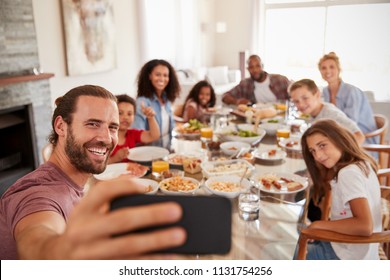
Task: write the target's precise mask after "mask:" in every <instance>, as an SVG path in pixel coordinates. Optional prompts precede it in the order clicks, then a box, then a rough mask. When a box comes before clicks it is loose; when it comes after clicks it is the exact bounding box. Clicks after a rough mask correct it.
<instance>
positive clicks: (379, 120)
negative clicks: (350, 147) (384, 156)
mask: <svg viewBox="0 0 390 280" xmlns="http://www.w3.org/2000/svg"><path fill="white" fill-rule="evenodd" d="M374 118H375V123H376V127H377V129H375V130H374V131H371V132H367V133H365V134H364V136H365V137H366V138H371V137H375V136H379V144H382V145H383V144H385V136H386V132H387V130H388V128H389V120H388V118H387V117H386V116H385V115H382V114H374Z"/></svg>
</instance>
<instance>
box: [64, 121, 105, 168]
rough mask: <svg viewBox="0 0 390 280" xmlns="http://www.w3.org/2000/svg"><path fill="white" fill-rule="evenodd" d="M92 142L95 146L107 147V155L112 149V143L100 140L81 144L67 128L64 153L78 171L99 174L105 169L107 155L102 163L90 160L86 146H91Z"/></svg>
mask: <svg viewBox="0 0 390 280" xmlns="http://www.w3.org/2000/svg"><path fill="white" fill-rule="evenodd" d="M92 144H93V146H95V147H96V146H100V147H106V148H108V149H109V151H107V155H109V154H110V153H111V151H112V149H113V145H111V146H107V145H106V144H104V143H102V142H97V143H91V142H87V143H85V144H83V145H82V144H80V143H78V142H77V141H76V139H75V137H74V135H73V132H72V129H71V128H69V129H68V136H67V138H66V143H65V153H66V155H67V156H68V158H69V160H70V163H71V164H72V165H73V166H74V167H75V168H76V169H77V170H78V171H81V172H86V173H92V174H100V173H102V172H103V171H104V170H105V169H106V166H107V162H108V156H107V158H106V159H105V161H104V162H103V163H101V164H96V163H95V164H94V162H92V161H91V159H90V158H89V157H88V154H87V147H88V146H92Z"/></svg>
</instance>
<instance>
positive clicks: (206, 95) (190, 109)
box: [183, 81, 216, 122]
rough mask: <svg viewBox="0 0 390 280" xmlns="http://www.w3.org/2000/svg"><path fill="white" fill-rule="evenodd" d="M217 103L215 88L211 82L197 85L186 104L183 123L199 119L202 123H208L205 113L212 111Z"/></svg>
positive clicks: (202, 82) (201, 82)
mask: <svg viewBox="0 0 390 280" xmlns="http://www.w3.org/2000/svg"><path fill="white" fill-rule="evenodd" d="M215 101H216V97H215V92H214V88H213V87H212V86H211V84H210V83H209V82H207V81H200V82H198V83H196V84H195V85H194V87H193V88H192V89H191V91H190V93H189V94H188V96H187V98H186V100H185V102H184V109H183V121H185V122H188V121H189V120H191V119H197V120H199V121H200V122H206V121H207V115H206V114H205V113H206V112H210V111H212V109H213V107H214V106H215Z"/></svg>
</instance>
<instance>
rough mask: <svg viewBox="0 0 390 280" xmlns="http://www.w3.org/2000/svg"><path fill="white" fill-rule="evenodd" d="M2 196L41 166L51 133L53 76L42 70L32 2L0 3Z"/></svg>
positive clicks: (10, 0)
mask: <svg viewBox="0 0 390 280" xmlns="http://www.w3.org/2000/svg"><path fill="white" fill-rule="evenodd" d="M0 8H1V11H2V16H1V17H0V34H1V36H0V195H1V194H2V192H3V191H4V190H6V189H7V188H8V187H9V186H10V185H11V184H12V183H13V182H14V181H16V180H17V179H19V178H20V177H22V176H23V175H25V174H26V173H28V172H30V171H31V170H33V169H35V168H36V167H37V166H38V165H39V163H41V162H42V158H41V155H40V151H41V149H42V147H43V146H44V145H45V144H46V142H47V140H46V139H47V136H48V134H49V133H50V129H51V124H50V122H51V115H52V106H51V92H50V85H49V80H48V79H49V78H51V77H53V76H54V75H53V74H42V73H37V72H35V73H34V71H33V69H34V68H39V57H38V44H37V39H36V32H35V25H34V16H33V7H32V1H31V0H19V1H14V0H1V1H0Z"/></svg>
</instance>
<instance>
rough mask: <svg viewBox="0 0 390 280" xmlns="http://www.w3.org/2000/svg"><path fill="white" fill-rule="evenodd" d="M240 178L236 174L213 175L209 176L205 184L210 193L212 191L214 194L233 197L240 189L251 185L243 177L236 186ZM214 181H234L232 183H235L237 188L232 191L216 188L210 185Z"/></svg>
mask: <svg viewBox="0 0 390 280" xmlns="http://www.w3.org/2000/svg"><path fill="white" fill-rule="evenodd" d="M240 180H241V177H240V176H237V175H224V176H215V177H211V178H209V179H207V180H206V182H205V186H206V188H207V189H208V190H209V191H210V192H211V193H213V194H215V195H220V196H224V197H227V198H235V197H237V196H238V195H239V194H240V193H241V191H242V190H244V189H248V188H249V187H250V186H251V183H250V182H249V181H248V180H247V179H243V180H242V182H241V186H238V184H239V182H240ZM214 182H221V183H226V182H230V183H234V184H237V188H236V189H234V190H233V191H228V190H226V191H223V190H216V189H214V188H213V187H212V184H213V183H214Z"/></svg>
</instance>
